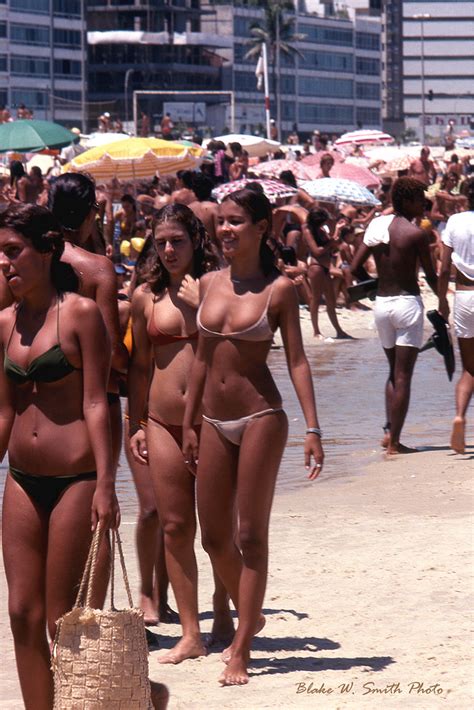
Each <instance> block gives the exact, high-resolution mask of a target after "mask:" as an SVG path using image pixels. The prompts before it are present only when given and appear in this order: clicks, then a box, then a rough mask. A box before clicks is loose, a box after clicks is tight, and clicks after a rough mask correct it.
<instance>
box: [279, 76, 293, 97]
mask: <svg viewBox="0 0 474 710" xmlns="http://www.w3.org/2000/svg"><path fill="white" fill-rule="evenodd" d="M295 87H296V81H295V77H294V76H288V75H287V74H282V75H281V76H280V91H281V92H282V94H294V93H295Z"/></svg>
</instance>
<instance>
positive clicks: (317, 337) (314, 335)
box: [313, 333, 324, 340]
mask: <svg viewBox="0 0 474 710" xmlns="http://www.w3.org/2000/svg"><path fill="white" fill-rule="evenodd" d="M313 337H314V338H316V340H324V335H323V334H322V333H313Z"/></svg>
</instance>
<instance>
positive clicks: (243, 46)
mask: <svg viewBox="0 0 474 710" xmlns="http://www.w3.org/2000/svg"><path fill="white" fill-rule="evenodd" d="M203 5H204V3H203ZM208 5H209V6H210V7H213V8H214V9H215V11H216V12H215V15H209V16H206V17H205V18H203V23H204V24H205V26H206V27H207V31H208V32H209V33H216V34H217V33H219V34H220V35H221V36H228V37H229V38H231V39H232V47H231V48H230V49H229V50H227V52H226V54H225V58H226V66H228V67H229V69H230V70H228V71H227V74H226V80H227V82H228V83H227V84H226V86H225V87H224V88H228V89H232V90H233V91H234V92H235V101H236V129H237V130H247V131H249V132H251V131H252V130H255V128H256V127H260V128H261V127H262V126H263V125H264V122H265V121H264V110H263V96H262V93H261V92H259V91H258V90H257V85H256V78H255V65H256V59H248V58H246V54H247V52H248V50H249V48H250V45H249V40H250V37H251V32H250V30H251V27H252V25H253V24H255V23H256V22H258V23H260V24H261V23H264V21H265V20H264V13H263V11H262V10H261V9H259V8H258V7H255V6H252V4H249V3H245V2H238V1H237V0H234V2H233V3H231V2H228V3H226V2H225V0H220V1H219V2H215V3H212V2H209V3H208ZM361 9H362V8H355V7H351V4H350V3H349V2H348V3H335V2H322V1H319V0H299V2H297V3H296V6H295V12H294V15H293V17H294V34H295V35H303V37H302V38H300V39H298V40H296V41H293V42H290V44H291V46H292V47H293V48H294V49H295V50H296V51H294V52H292V53H291V54H290V55H288V54H286V53H284V52H282V53H281V59H280V72H279V80H278V82H277V85H278V91H279V93H280V97H281V128H282V137H283V138H284V137H285V136H286V135H287V134H288V133H290V132H291V131H292V130H293V126H294V124H296V125H297V128H298V131H299V132H300V134H302V135H304V134H309V133H311V132H312V131H313V130H314V129H315V128H318V129H319V130H322V131H324V132H327V133H341V132H343V131H346V130H349V129H353V128H356V127H358V126H360V127H363V128H379V127H380V126H381V120H382V119H381V23H380V17H379V15H380V12H373V11H374V10H375V5H374V6H373V7H372V8H370V7H368V11H367V12H361ZM274 71H276V68H275V69H274V66H273V65H272V66H270V70H269V74H270V86H271V87H272V86H273V76H274ZM271 113H272V117H273V118H275V119H276V118H277V102H276V100H275V96H274V92H273V91H271Z"/></svg>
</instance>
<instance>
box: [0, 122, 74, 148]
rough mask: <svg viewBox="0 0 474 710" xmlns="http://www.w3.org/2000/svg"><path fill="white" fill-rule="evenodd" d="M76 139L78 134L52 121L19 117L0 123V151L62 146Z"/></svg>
mask: <svg viewBox="0 0 474 710" xmlns="http://www.w3.org/2000/svg"><path fill="white" fill-rule="evenodd" d="M77 140H79V138H78V136H76V135H75V134H74V133H71V131H68V130H67V128H64V127H63V126H60V125H59V123H53V122H52V121H37V120H31V121H30V120H28V119H21V120H19V121H11V122H10V123H3V124H2V125H0V153H6V152H7V151H10V150H11V151H15V152H17V153H34V152H35V151H37V150H44V149H45V148H64V147H65V146H67V145H70V144H71V143H74V142H76V141H77Z"/></svg>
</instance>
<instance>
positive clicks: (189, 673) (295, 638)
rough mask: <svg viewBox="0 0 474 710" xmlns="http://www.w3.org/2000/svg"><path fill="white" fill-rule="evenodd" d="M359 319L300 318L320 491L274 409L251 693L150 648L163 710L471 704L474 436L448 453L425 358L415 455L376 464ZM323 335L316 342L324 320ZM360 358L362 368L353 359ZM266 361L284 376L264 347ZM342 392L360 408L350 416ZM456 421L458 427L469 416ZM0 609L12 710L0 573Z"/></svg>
mask: <svg viewBox="0 0 474 710" xmlns="http://www.w3.org/2000/svg"><path fill="white" fill-rule="evenodd" d="M427 305H428V307H429V301H428V303H427ZM345 320H346V318H345V317H344V321H345ZM371 322H372V319H371V314H370V313H361V314H355V315H353V314H348V315H347V321H346V322H345V323H344V325H345V327H347V329H350V327H351V332H353V333H354V334H356V335H359V336H365V338H367V340H365V341H361V342H357V343H342V342H336V343H319V342H318V343H316V344H314V343H313V342H311V333H310V328H309V323H308V319H307V317H306V316H303V329H304V333H305V341H306V342H308V355H309V357H310V360H313V362H312V364H315V367H316V387H317V391H318V394H319V397H320V414H321V422H322V426H323V428H324V429H325V430H326V431H327V432H328V433H327V437H325V438H326V452H327V457H328V463H327V467H326V469H325V472H324V474H323V477H322V478H321V479H320V480H318V481H316V482H315V483H309V482H307V481H305V479H304V475H305V474H304V469H303V466H302V460H301V449H300V448H299V446H297V444H299V441H300V430H301V427H302V419H301V414H300V413H298V409H297V406H296V404H295V403H294V398H293V399H291V397H288V398H285V399H286V400H287V401H286V407H287V411H288V412H289V416H290V420H291V430H290V440H289V448H288V449H287V452H286V454H285V462H284V465H283V466H282V476H281V477H280V481H279V485H278V489H277V495H276V498H275V504H274V510H273V514H272V523H271V538H270V573H269V580H268V588H267V594H266V599H265V607H264V611H265V615H266V618H267V625H266V627H265V629H264V630H263V631H262V633H261V635H260V636H259V637H257V638H256V639H255V641H254V649H253V652H252V659H253V660H252V665H251V669H250V672H251V677H250V683H249V685H248V686H246V687H242V688H221V687H220V686H219V685H218V683H217V679H218V677H219V675H220V672H221V668H222V663H221V662H220V660H219V655H220V654H219V653H217V652H215V653H212V654H210V655H209V656H208V657H206V658H201V659H198V660H193V661H188V662H185V663H183V664H181V665H179V666H161V665H160V664H159V663H158V660H157V659H158V657H159V655H160V653H162V652H163V651H154V652H152V653H151V654H150V676H151V677H152V678H153V679H154V680H160V681H161V682H165V683H166V684H167V685H168V686H169V689H170V693H171V699H170V706H169V707H170V708H171V709H172V710H174V709H176V710H178V709H180V710H181V709H182V710H184V709H186V710H188V709H192V710H202V709H203V708H206V709H208V710H221V709H222V708H224V709H225V708H245V709H246V710H247V709H248V710H254V709H255V710H260V709H261V708H270V707H272V708H274V707H281V708H287V707H298V708H306V707H319V706H321V707H324V708H330V709H336V708H346V707H347V708H356V709H358V708H365V707H372V708H374V709H376V710H379V709H380V708H385V707H394V708H401V707H409V708H412V707H413V708H415V707H422V708H428V709H429V710H431V709H435V708H438V707H440V708H441V707H449V708H455V709H456V710H463V709H464V708H466V709H467V708H468V707H472V702H473V697H474V692H473V690H474V689H473V687H472V654H471V646H470V645H469V641H468V634H469V621H470V609H472V607H473V600H472V589H473V584H472V561H473V557H472V535H471V534H470V532H469V531H472V487H471V485H470V483H469V473H470V472H471V471H472V468H473V467H472V460H473V459H474V446H473V444H474V441H473V439H472V437H471V438H470V439H469V440H468V443H469V444H470V445H469V446H468V449H467V453H466V454H465V455H464V456H460V455H455V454H453V453H452V452H450V450H449V448H448V446H447V442H448V439H449V428H450V421H451V417H452V412H453V397H454V387H453V384H449V383H448V381H447V378H446V377H445V375H444V373H443V371H442V368H441V364H440V362H438V360H437V359H436V358H435V356H434V355H432V354H429V353H426V354H424V355H422V356H421V358H424V360H422V361H421V359H420V362H419V363H418V365H417V369H416V371H415V382H414V400H413V407H411V409H410V413H409V419H408V420H407V427H406V437H405V438H406V439H407V443H411V444H416V443H421V444H422V445H424V447H425V450H424V451H421V452H420V453H417V454H413V455H411V456H406V457H401V456H399V457H394V458H393V459H391V460H389V461H386V460H385V459H384V457H383V454H382V453H381V450H380V449H379V448H378V446H377V441H378V438H379V433H380V428H379V427H380V423H381V422H380V419H381V417H382V418H383V407H382V401H381V391H382V390H381V385H382V384H383V379H384V377H385V363H384V361H383V354H382V353H381V352H380V348H379V345H378V342H377V341H376V340H375V335H374V332H373V330H372V327H371ZM322 324H323V326H324V331H328V332H330V331H329V326H327V321H326V320H325V316H323V320H322ZM354 346H355V347H354ZM350 348H352V350H350ZM361 352H365V353H366V354H367V357H368V358H369V360H370V361H369V362H364V363H361V362H360V359H358V358H360V353H361ZM356 356H357V357H356ZM272 357H273V358H274V360H275V362H274V363H273V364H274V367H275V368H276V369H277V370H278V368H280V369H281V372H277V373H276V376H277V379H278V378H280V379H281V380H282V381H283V378H284V370H283V369H282V365H281V363H282V362H283V360H282V357H280V354H279V351H278V350H276V351H275V352H274V353H273V354H272ZM351 363H352V369H351ZM362 365H363V367H362ZM364 377H366V378H367V381H368V382H369V385H367V384H366V383H365V380H364ZM370 383H371V384H370ZM349 385H351V386H353V387H354V388H356V390H357V393H358V395H357V396H358V400H359V401H360V402H365V404H366V406H364V407H362V406H361V407H360V408H359V409H358V410H357V411H356V410H355V408H354V404H353V400H354V398H353V397H352V398H351V396H350V395H349V394H348V392H349ZM433 389H436V391H433ZM372 390H373V391H372ZM288 391H289V390H288ZM321 392H322V393H324V394H323V396H321ZM331 393H332V397H333V399H332V400H328V396H331ZM348 397H349V405H348V403H347V398H348ZM430 398H433V401H434V402H437V407H436V408H433V404H432V403H431V399H430ZM420 399H421V400H422V401H421V403H420ZM325 403H326V406H325ZM428 405H429V406H428ZM470 417H471V424H472V408H471V414H470ZM295 420H296V421H295ZM470 431H471V432H472V426H471V428H470ZM351 432H352V439H351V437H350V436H349V434H350V433H351ZM348 438H349V439H351V440H350V441H347V439H348ZM126 478H127V472H126V471H125V469H123V470H122V471H121V472H120V481H121V483H120V485H119V488H120V489H121V502H122V507H123V510H124V518H123V524H122V528H121V530H122V534H123V538H124V546H125V551H126V556H127V560H128V566H129V573H130V575H131V582H132V586H133V588H134V589H135V590H137V589H138V577H137V570H136V564H135V555H134V539H133V536H134V519H135V511H136V506H135V504H134V502H133V498H132V497H131V496H130V495H129V489H128V485H129V484H128V483H126ZM197 548H198V550H197V553H198V561H199V570H200V588H199V594H200V608H201V611H202V614H201V618H202V629H203V632H204V633H208V632H209V631H210V628H211V623H212V620H211V614H210V610H211V604H210V599H211V594H212V578H211V574H210V569H209V564H208V562H207V558H206V555H205V553H203V552H202V550H201V549H200V546H199V545H197ZM1 604H2V609H1V610H2V614H1V617H0V624H1V628H0V631H1V641H0V650H1V656H2V659H3V663H2V674H1V680H0V683H1V688H2V701H1V707H2V708H5V709H7V708H8V709H10V708H21V707H22V703H21V699H20V695H19V689H18V684H17V680H16V671H15V666H14V657H13V648H12V643H11V636H10V633H9V629H8V620H7V616H6V585H5V581H4V577H3V576H2V578H1ZM154 630H155V631H156V632H157V633H158V634H159V636H160V642H161V648H162V649H163V650H165V649H167V648H169V647H171V646H172V645H173V644H174V643H175V642H176V640H177V638H178V637H179V627H178V626H176V625H162V626H161V627H157V628H156V629H154ZM351 684H352V685H351ZM372 691H376V692H372Z"/></svg>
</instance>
